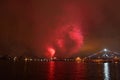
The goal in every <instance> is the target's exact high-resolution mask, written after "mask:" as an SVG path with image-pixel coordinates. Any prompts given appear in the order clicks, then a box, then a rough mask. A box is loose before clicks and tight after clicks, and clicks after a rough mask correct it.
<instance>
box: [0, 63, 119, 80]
mask: <svg viewBox="0 0 120 80" xmlns="http://www.w3.org/2000/svg"><path fill="white" fill-rule="evenodd" d="M0 80H120V63H100V64H97V63H77V62H8V61H0Z"/></svg>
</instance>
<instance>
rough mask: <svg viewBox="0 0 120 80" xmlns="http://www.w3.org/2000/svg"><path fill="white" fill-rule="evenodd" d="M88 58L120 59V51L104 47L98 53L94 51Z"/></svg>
mask: <svg viewBox="0 0 120 80" xmlns="http://www.w3.org/2000/svg"><path fill="white" fill-rule="evenodd" d="M86 58H87V59H104V60H105V59H120V53H118V52H113V51H110V50H108V49H103V50H101V51H99V52H97V53H94V54H92V55H90V56H88V57H86Z"/></svg>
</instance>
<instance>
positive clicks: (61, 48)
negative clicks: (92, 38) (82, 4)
mask: <svg viewBox="0 0 120 80" xmlns="http://www.w3.org/2000/svg"><path fill="white" fill-rule="evenodd" d="M60 10H61V13H60V14H59V15H57V16H55V17H53V19H51V20H54V19H56V21H54V23H53V24H54V26H53V27H50V26H49V27H44V29H43V28H42V29H43V31H42V30H41V31H39V30H40V29H38V28H37V30H38V31H39V32H42V33H44V34H43V35H41V34H40V35H39V36H40V38H39V37H38V40H37V45H40V46H42V48H41V47H38V48H37V49H42V50H43V51H42V52H43V53H45V55H46V56H47V57H53V56H57V57H64V56H71V55H72V54H73V53H76V52H77V51H79V50H80V48H81V46H82V45H83V35H82V31H81V27H82V25H81V15H80V14H81V13H80V11H79V8H78V6H77V5H76V4H74V3H72V4H71V3H67V4H66V3H65V4H63V5H62V6H61V9H60ZM46 26H48V25H46ZM37 30H36V31H37ZM38 31H37V32H38ZM39 32H38V33H39ZM41 36H43V37H42V38H41ZM40 39H42V40H40ZM39 40H40V41H39ZM38 52H39V51H38ZM38 56H39V53H38Z"/></svg>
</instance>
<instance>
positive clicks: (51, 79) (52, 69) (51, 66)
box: [48, 61, 55, 80]
mask: <svg viewBox="0 0 120 80" xmlns="http://www.w3.org/2000/svg"><path fill="white" fill-rule="evenodd" d="M54 73H55V62H53V61H51V62H50V64H49V74H48V78H49V79H48V80H54Z"/></svg>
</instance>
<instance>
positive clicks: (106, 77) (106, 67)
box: [104, 63, 110, 80]
mask: <svg viewBox="0 0 120 80" xmlns="http://www.w3.org/2000/svg"><path fill="white" fill-rule="evenodd" d="M104 80H110V71H109V63H104Z"/></svg>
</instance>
